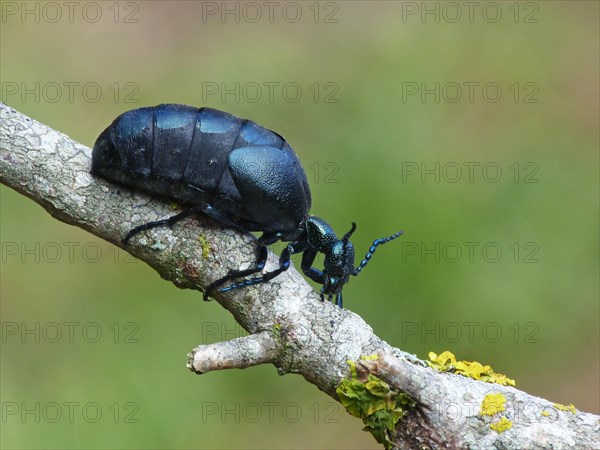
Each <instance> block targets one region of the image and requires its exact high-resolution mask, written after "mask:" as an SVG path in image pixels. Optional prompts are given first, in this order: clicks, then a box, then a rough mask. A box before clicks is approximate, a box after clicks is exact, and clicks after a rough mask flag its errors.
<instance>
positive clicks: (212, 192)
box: [92, 104, 402, 307]
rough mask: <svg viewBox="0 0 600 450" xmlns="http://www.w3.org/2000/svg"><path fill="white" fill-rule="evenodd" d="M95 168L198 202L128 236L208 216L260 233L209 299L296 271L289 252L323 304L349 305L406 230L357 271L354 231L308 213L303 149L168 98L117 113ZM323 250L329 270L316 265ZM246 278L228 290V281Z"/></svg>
mask: <svg viewBox="0 0 600 450" xmlns="http://www.w3.org/2000/svg"><path fill="white" fill-rule="evenodd" d="M92 173H93V174H94V175H98V176H100V177H102V178H105V179H107V180H109V181H112V182H115V183H119V184H122V185H126V186H130V187H134V188H139V189H142V190H144V191H146V192H149V193H153V194H161V195H165V196H167V197H171V198H174V199H177V200H180V201H181V202H183V203H186V204H188V205H189V207H188V208H187V209H185V210H184V211H183V212H181V213H179V214H177V215H175V216H173V217H170V218H168V219H165V220H158V221H155V222H150V223H147V224H144V225H140V226H138V227H136V228H134V229H133V230H131V231H130V232H129V233H128V234H127V236H126V237H125V238H124V239H123V241H124V243H125V244H127V243H128V242H129V240H130V239H131V238H132V237H133V236H135V235H136V234H138V233H139V232H142V231H144V230H148V229H150V228H154V227H157V226H164V225H167V226H172V225H174V224H175V223H176V222H178V221H180V220H181V219H183V218H185V217H188V216H190V215H192V214H196V213H202V214H204V215H206V216H208V217H210V218H212V219H213V220H215V221H216V222H218V223H220V224H222V225H225V226H228V227H232V228H235V229H238V230H241V231H260V232H262V235H261V236H260V238H259V239H258V247H257V256H256V261H255V264H254V267H252V268H250V269H246V270H230V271H229V273H228V274H227V275H226V276H224V277H222V278H220V279H218V280H216V281H214V282H213V283H211V284H210V285H209V286H207V287H206V289H205V293H204V297H205V299H206V298H207V297H208V296H209V295H212V294H213V293H214V291H215V289H217V290H218V292H226V291H230V290H232V289H237V288H240V287H243V286H249V285H252V284H258V283H263V282H266V281H269V280H271V279H273V278H275V277H276V276H277V275H279V274H280V273H282V272H284V271H285V270H287V269H288V267H289V265H290V256H291V255H292V254H294V253H303V255H302V264H301V267H302V271H303V272H304V273H305V274H306V276H308V277H309V278H310V279H312V280H314V281H315V282H317V283H319V284H321V285H323V287H322V288H321V300H324V296H325V295H326V296H328V298H329V299H330V300H331V299H332V297H333V296H335V298H336V303H337V305H338V306H340V307H342V288H343V286H344V285H345V284H346V283H347V282H348V280H349V278H350V275H358V274H359V273H360V271H361V270H362V269H363V268H364V267H365V266H366V265H367V263H368V261H369V260H370V259H371V256H372V255H373V252H375V249H376V248H377V246H378V245H380V244H384V243H386V242H388V241H391V240H392V239H395V238H397V237H398V236H400V235H401V234H402V232H398V233H396V234H393V235H392V236H390V237H388V238H383V239H377V240H375V241H374V242H373V245H372V246H371V248H370V249H369V251H368V252H367V254H366V256H365V258H364V259H363V260H362V262H361V263H360V264H359V265H358V267H356V268H355V267H354V247H353V246H352V243H351V242H350V236H351V234H352V233H353V232H354V230H355V229H356V224H354V223H353V224H352V228H351V230H350V231H349V232H348V233H346V234H345V235H344V236H343V238H342V239H338V238H337V236H336V234H335V233H334V231H333V229H332V228H331V227H330V226H329V225H328V224H327V223H326V222H325V221H324V220H323V219H320V218H318V217H315V216H311V215H309V214H308V212H309V210H310V206H311V195H310V188H309V186H308V181H307V179H306V175H305V173H304V170H303V169H302V165H301V164H300V161H299V160H298V157H297V155H296V153H294V151H293V150H292V148H291V147H290V146H289V144H288V143H287V142H286V141H285V139H284V138H283V137H281V136H280V135H279V134H277V133H275V132H273V131H270V130H267V129H265V128H263V127H261V126H260V125H258V124H256V123H255V122H252V121H251V120H245V119H240V118H238V117H235V116H233V115H231V114H228V113H225V112H222V111H217V110H215V109H211V108H194V107H191V106H185V105H176V104H167V105H158V106H154V107H147V108H138V109H134V110H131V111H127V112H125V113H123V114H121V115H120V116H119V117H117V118H116V119H115V120H114V121H113V123H112V124H111V125H110V126H108V128H106V129H105V130H104V131H103V132H102V134H101V135H100V136H99V137H98V139H97V140H96V143H95V145H94V149H93V153H92ZM277 241H285V242H289V244H288V245H287V246H286V247H285V248H284V250H283V251H282V253H281V255H280V257H279V268H278V269H276V270H273V271H271V272H267V273H264V274H262V275H261V276H257V277H251V278H246V277H248V276H249V275H252V274H255V273H258V272H262V270H263V269H264V267H265V263H266V261H267V246H268V245H270V244H273V243H275V242H277ZM319 252H321V253H323V254H324V255H325V261H324V264H323V265H324V268H323V270H322V271H321V270H318V269H316V268H314V267H312V264H313V262H314V260H315V258H316V256H317V254H318V253H319ZM238 278H245V279H243V280H241V281H239V282H237V283H234V284H231V285H229V286H224V287H223V285H224V284H225V283H227V282H228V281H232V280H235V279H238Z"/></svg>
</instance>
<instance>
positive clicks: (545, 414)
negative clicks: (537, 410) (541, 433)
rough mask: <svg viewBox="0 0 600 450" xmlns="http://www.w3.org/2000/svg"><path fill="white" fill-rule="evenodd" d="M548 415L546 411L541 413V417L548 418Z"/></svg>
mask: <svg viewBox="0 0 600 450" xmlns="http://www.w3.org/2000/svg"><path fill="white" fill-rule="evenodd" d="M549 415H550V413H549V412H548V411H542V416H544V417H548V416H549Z"/></svg>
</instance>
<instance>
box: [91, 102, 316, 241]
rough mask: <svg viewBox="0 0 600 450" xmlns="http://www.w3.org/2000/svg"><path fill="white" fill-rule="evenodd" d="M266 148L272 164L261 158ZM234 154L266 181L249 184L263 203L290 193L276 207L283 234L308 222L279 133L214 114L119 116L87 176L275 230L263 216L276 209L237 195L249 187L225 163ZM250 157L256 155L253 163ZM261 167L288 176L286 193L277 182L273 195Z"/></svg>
mask: <svg viewBox="0 0 600 450" xmlns="http://www.w3.org/2000/svg"><path fill="white" fill-rule="evenodd" d="M269 148H270V149H272V151H271V154H272V155H273V157H272V158H271V161H265V160H264V158H262V159H261V158H259V157H258V156H260V154H261V153H260V152H264V151H265V149H269ZM238 149H240V150H243V154H244V155H246V156H245V158H246V161H245V162H247V163H250V164H253V163H259V164H261V166H260V167H257V175H259V174H263V175H261V176H262V178H259V179H258V180H257V181H260V183H259V184H258V185H252V188H253V189H254V190H255V191H256V189H258V191H260V190H261V189H263V188H264V189H265V191H266V192H265V194H266V197H265V198H266V199H269V198H273V199H274V200H273V201H274V202H279V197H282V198H284V197H285V194H286V193H288V194H293V195H291V197H290V198H289V199H288V201H286V202H285V204H282V205H281V207H282V208H281V211H279V214H280V215H281V213H282V212H283V213H285V214H283V215H282V216H280V217H279V219H280V220H278V221H277V222H280V223H279V225H282V224H288V225H286V226H285V230H287V229H289V228H291V227H292V223H295V226H297V224H298V222H299V221H300V220H302V219H303V218H304V217H305V216H306V215H307V213H308V210H309V209H310V203H311V199H310V189H309V187H308V181H307V180H306V175H305V174H304V170H303V169H302V167H301V165H300V162H299V161H298V158H297V156H296V154H295V153H294V151H293V150H292V149H291V147H290V146H289V145H288V144H287V142H286V141H285V140H284V139H283V138H282V137H281V136H279V135H278V134H277V133H274V132H272V131H270V130H267V129H266V128H263V127H261V126H260V125H258V124H256V123H255V122H253V121H250V120H244V119H240V118H238V117H235V116H233V115H231V114H228V113H225V112H222V111H218V110H215V109H211V108H200V109H198V108H194V107H190V106H185V105H177V104H165V105H158V106H155V107H146V108H138V109H134V110H131V111H127V112H125V113H123V114H121V115H120V116H119V117H117V118H116V119H115V120H114V121H113V123H112V124H111V125H110V126H109V127H108V128H106V130H104V132H103V133H102V134H101V135H100V137H99V138H98V139H97V141H96V144H95V145H94V150H93V153H92V173H93V174H96V175H99V176H101V177H103V178H106V179H108V180H110V181H114V182H117V183H121V184H124V185H127V186H132V187H137V188H140V189H142V190H145V191H148V192H152V193H156V194H163V195H166V196H169V197H172V198H175V199H178V200H181V201H184V202H186V203H190V204H193V205H209V204H210V205H212V206H216V207H218V208H219V209H220V210H222V211H223V212H225V213H227V214H229V215H230V216H233V217H236V218H239V219H243V220H246V221H250V222H253V223H258V224H264V225H270V226H265V229H267V228H268V229H270V228H272V225H275V223H273V221H272V220H271V219H272V214H267V212H268V211H271V212H272V213H275V211H274V208H272V207H271V208H270V207H268V205H265V204H264V203H263V204H260V201H261V199H260V198H259V197H260V196H257V195H256V194H255V193H254V194H253V196H254V197H255V198H242V194H241V193H240V190H241V191H243V192H248V191H249V190H248V189H247V187H248V183H250V184H251V181H249V180H248V176H247V175H246V174H245V175H244V179H243V180H242V179H240V175H239V174H238V175H237V178H236V174H235V173H233V174H232V171H231V169H232V166H231V161H230V158H231V155H232V154H233V153H234V152H235V151H236V150H238ZM253 152H257V153H256V156H257V157H256V158H255V157H254V153H253ZM277 152H280V153H281V154H280V155H279V153H277ZM238 154H239V152H238ZM282 162H283V163H284V164H282ZM237 163H239V162H238V161H237V160H236V164H237ZM265 164H267V165H268V166H269V167H267V169H268V170H270V171H272V172H273V175H278V176H279V178H281V176H284V177H286V180H289V187H287V188H286V186H284V189H281V183H279V186H278V191H277V192H274V191H273V189H272V188H273V187H275V186H274V185H272V183H271V184H270V183H269V180H270V179H269V178H268V177H265V176H264V171H265V166H264V165H265ZM258 169H260V170H258ZM236 183H237V184H236ZM241 183H245V184H246V185H244V186H242V185H241ZM238 185H239V186H238ZM269 189H271V191H269ZM253 192H254V191H253ZM246 196H248V194H246ZM288 197H289V196H288ZM284 199H285V198H284ZM275 206H278V205H275ZM275 209H279V208H275ZM267 216H269V217H267ZM281 221H282V222H281ZM282 231H284V230H282Z"/></svg>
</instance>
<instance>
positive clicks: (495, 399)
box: [479, 394, 506, 416]
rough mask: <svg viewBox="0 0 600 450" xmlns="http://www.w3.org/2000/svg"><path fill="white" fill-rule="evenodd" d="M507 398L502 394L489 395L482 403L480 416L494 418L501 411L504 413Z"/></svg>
mask: <svg viewBox="0 0 600 450" xmlns="http://www.w3.org/2000/svg"><path fill="white" fill-rule="evenodd" d="M505 404H506V397H505V396H504V395H502V394H487V395H486V396H485V397H484V398H483V402H481V410H480V411H479V414H481V415H482V416H493V415H494V414H497V413H499V412H501V411H504V410H505V409H506V408H504V405H505Z"/></svg>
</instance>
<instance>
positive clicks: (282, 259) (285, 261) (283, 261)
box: [219, 243, 298, 292]
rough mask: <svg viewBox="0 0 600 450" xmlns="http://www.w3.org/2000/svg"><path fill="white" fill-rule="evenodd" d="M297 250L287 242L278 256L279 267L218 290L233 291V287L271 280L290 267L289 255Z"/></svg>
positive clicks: (237, 287)
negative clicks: (260, 275)
mask: <svg viewBox="0 0 600 450" xmlns="http://www.w3.org/2000/svg"><path fill="white" fill-rule="evenodd" d="M297 251H298V250H296V249H295V248H294V245H293V243H291V244H288V245H287V247H285V248H284V249H283V251H282V252H281V255H280V256H279V268H278V269H275V270H273V271H271V272H267V273H265V274H264V275H263V276H262V277H255V278H249V279H247V280H244V281H241V282H240V283H236V284H232V285H231V286H227V287H224V288H221V289H219V292H228V291H233V290H234V289H239V288H241V287H244V286H251V285H253V284H260V283H265V282H267V281H269V280H272V279H273V278H275V277H276V276H277V275H279V274H281V273H282V272H285V271H286V270H288V268H289V267H290V257H291V256H292V254H293V253H296V252H297Z"/></svg>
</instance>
